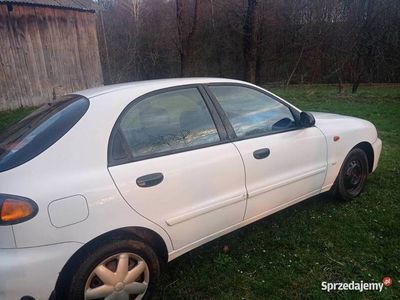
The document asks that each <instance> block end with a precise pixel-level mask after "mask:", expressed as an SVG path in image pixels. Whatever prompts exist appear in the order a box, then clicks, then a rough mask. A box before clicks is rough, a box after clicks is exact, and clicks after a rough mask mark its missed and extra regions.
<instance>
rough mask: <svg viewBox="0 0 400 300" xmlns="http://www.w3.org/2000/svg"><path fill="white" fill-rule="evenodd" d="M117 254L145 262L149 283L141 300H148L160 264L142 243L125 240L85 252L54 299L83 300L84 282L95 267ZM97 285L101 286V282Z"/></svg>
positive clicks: (157, 275) (111, 242)
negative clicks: (137, 258) (136, 257)
mask: <svg viewBox="0 0 400 300" xmlns="http://www.w3.org/2000/svg"><path fill="white" fill-rule="evenodd" d="M119 253H131V254H132V255H136V256H138V257H140V258H142V259H143V261H145V262H146V264H147V267H148V273H149V283H148V287H147V290H146V292H145V294H144V296H143V298H142V299H149V298H150V297H151V294H152V292H153V291H154V288H155V287H156V285H157V283H158V280H159V277H160V263H159V260H158V257H157V255H156V254H155V252H154V251H153V249H152V248H151V247H149V246H148V245H147V244H145V243H143V242H142V241H136V240H127V239H122V240H110V241H109V242H108V243H102V245H97V247H91V249H88V251H85V255H84V257H82V258H81V261H80V263H79V264H78V265H77V269H76V270H75V271H72V272H74V274H73V275H72V276H71V278H70V280H69V282H67V283H64V288H65V289H64V291H62V295H60V293H58V292H57V296H56V298H57V299H63V300H64V299H65V300H79V299H82V300H83V299H84V294H85V289H86V282H87V281H88V279H89V276H91V274H92V271H93V270H94V269H95V268H96V266H98V265H99V264H101V263H102V262H103V261H105V260H107V258H110V257H112V256H114V255H117V254H119ZM129 264H130V263H129ZM96 280H98V278H96ZM99 284H100V285H102V283H101V281H100V283H99ZM60 296H61V297H60Z"/></svg>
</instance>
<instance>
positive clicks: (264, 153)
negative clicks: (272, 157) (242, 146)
mask: <svg viewBox="0 0 400 300" xmlns="http://www.w3.org/2000/svg"><path fill="white" fill-rule="evenodd" d="M270 153H271V152H270V151H269V149H268V148H262V149H258V150H256V151H254V152H253V156H254V158H255V159H263V158H266V157H268V156H269V154H270Z"/></svg>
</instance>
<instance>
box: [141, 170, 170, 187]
mask: <svg viewBox="0 0 400 300" xmlns="http://www.w3.org/2000/svg"><path fill="white" fill-rule="evenodd" d="M163 180H164V175H163V174H162V173H152V174H148V175H144V176H141V177H139V178H138V179H136V184H137V185H138V186H140V187H142V188H146V187H151V186H155V185H157V184H159V183H161V182H162V181H163Z"/></svg>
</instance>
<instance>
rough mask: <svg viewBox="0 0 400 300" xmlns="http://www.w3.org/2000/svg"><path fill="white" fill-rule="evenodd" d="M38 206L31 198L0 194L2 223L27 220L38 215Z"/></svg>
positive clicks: (9, 223) (8, 223)
mask: <svg viewBox="0 0 400 300" xmlns="http://www.w3.org/2000/svg"><path fill="white" fill-rule="evenodd" d="M37 212H38V206H37V204H36V203H35V202H33V201H32V200H31V199H28V198H24V197H20V196H14V195H7V194H0V225H12V224H17V223H21V222H25V221H27V220H29V219H32V218H33V217H34V216H36V214H37Z"/></svg>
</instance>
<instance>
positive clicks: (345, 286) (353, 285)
mask: <svg viewBox="0 0 400 300" xmlns="http://www.w3.org/2000/svg"><path fill="white" fill-rule="evenodd" d="M391 285H392V279H391V278H390V277H384V278H383V279H382V282H364V281H362V280H361V281H358V282H357V281H351V282H326V281H322V282H321V290H323V291H327V292H328V293H329V292H331V291H359V292H364V291H379V292H382V290H383V287H384V286H386V287H388V286H391Z"/></svg>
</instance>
